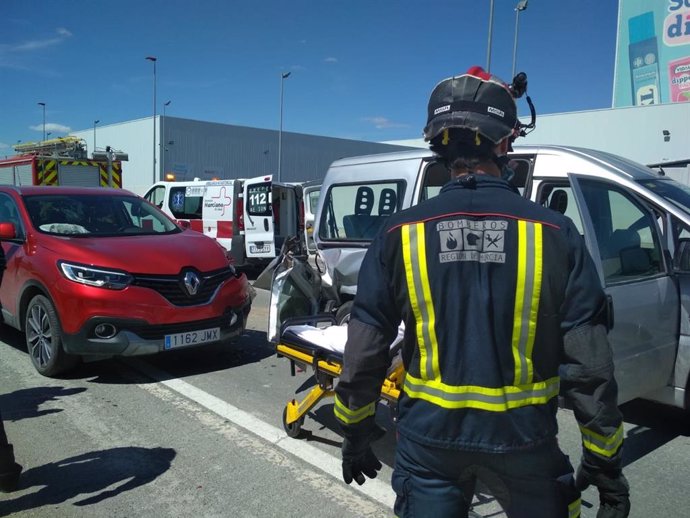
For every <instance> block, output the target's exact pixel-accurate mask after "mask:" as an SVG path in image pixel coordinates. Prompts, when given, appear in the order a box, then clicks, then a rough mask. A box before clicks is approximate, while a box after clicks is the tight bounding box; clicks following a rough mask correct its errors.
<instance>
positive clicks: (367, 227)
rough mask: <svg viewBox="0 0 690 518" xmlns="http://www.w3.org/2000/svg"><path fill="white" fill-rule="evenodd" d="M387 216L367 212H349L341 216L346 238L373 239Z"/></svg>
mask: <svg viewBox="0 0 690 518" xmlns="http://www.w3.org/2000/svg"><path fill="white" fill-rule="evenodd" d="M387 219H388V218H387V217H386V216H370V215H368V214H350V215H348V216H344V217H343V227H344V228H345V236H346V237H347V239H373V238H374V236H375V235H376V234H377V233H378V231H379V229H380V228H381V227H382V226H383V224H384V223H385V221H386V220H387Z"/></svg>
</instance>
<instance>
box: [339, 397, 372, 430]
mask: <svg viewBox="0 0 690 518" xmlns="http://www.w3.org/2000/svg"><path fill="white" fill-rule="evenodd" d="M333 413H334V414H335V417H336V418H337V419H338V420H340V421H342V422H343V423H345V424H357V423H359V422H360V421H364V419H366V418H367V417H369V416H370V415H374V414H375V413H376V404H375V402H372V403H369V404H368V405H365V406H363V407H362V408H358V409H357V410H350V409H349V408H348V407H347V406H346V405H345V404H344V403H343V402H342V401H341V400H340V398H339V397H338V396H337V395H336V396H335V405H334V406H333Z"/></svg>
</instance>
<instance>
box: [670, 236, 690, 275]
mask: <svg viewBox="0 0 690 518" xmlns="http://www.w3.org/2000/svg"><path fill="white" fill-rule="evenodd" d="M673 265H674V266H675V268H676V270H680V271H682V272H690V239H688V238H681V239H679V240H678V246H676V253H675V256H674V257H673Z"/></svg>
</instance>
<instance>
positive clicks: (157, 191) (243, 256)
mask: <svg viewBox="0 0 690 518" xmlns="http://www.w3.org/2000/svg"><path fill="white" fill-rule="evenodd" d="M319 189H320V185H319V184H317V183H314V182H312V183H308V184H302V183H275V182H273V177H272V175H265V176H259V177H256V178H250V179H237V180H216V181H206V180H199V179H195V180H194V181H188V182H157V183H156V184H154V185H153V186H152V187H151V188H150V189H149V190H148V191H147V192H146V194H145V195H144V198H145V199H146V200H148V201H149V202H151V203H152V204H154V205H156V206H158V207H159V208H160V209H161V210H162V211H163V212H165V213H166V214H168V215H169V216H170V217H171V218H173V219H175V220H177V222H178V224H179V225H180V226H182V227H185V228H190V229H192V230H196V231H197V232H202V233H203V234H205V235H207V236H209V237H212V238H214V239H216V240H217V241H218V242H219V243H220V244H221V245H222V246H223V247H224V248H225V249H226V250H228V251H229V252H230V253H231V254H232V257H233V259H234V261H235V265H236V266H239V267H242V266H256V267H263V266H265V265H266V264H268V263H269V262H270V261H271V260H272V259H274V258H275V257H276V256H277V255H278V254H279V253H280V249H281V247H282V245H283V242H284V241H285V239H286V238H287V237H289V236H295V235H300V236H303V237H302V239H304V242H305V243H306V244H307V247H308V248H309V249H310V250H313V251H315V250H316V248H315V245H314V240H313V237H312V232H313V228H314V214H315V213H316V207H317V204H318V193H319Z"/></svg>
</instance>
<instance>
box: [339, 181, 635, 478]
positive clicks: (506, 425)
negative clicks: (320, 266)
mask: <svg viewBox="0 0 690 518" xmlns="http://www.w3.org/2000/svg"><path fill="white" fill-rule="evenodd" d="M605 307H606V301H605V296H604V292H603V290H602V287H601V283H600V281H599V278H598V276H597V274H596V271H595V267H594V264H593V262H592V259H591V257H590V256H589V253H588V252H587V250H586V248H585V246H584V242H583V239H582V237H581V236H580V235H579V233H578V231H577V229H576V228H575V226H574V225H573V223H572V221H571V220H570V219H568V218H566V217H565V216H563V215H561V214H560V213H557V212H555V211H552V210H549V209H546V208H544V207H541V206H539V205H537V204H535V203H532V202H530V201H528V200H526V199H524V198H523V197H521V196H520V195H519V194H518V193H517V192H516V191H515V190H513V188H512V187H510V186H509V184H507V183H506V182H505V181H503V180H501V179H498V178H494V177H491V176H487V175H479V174H477V175H470V176H465V177H464V178H463V179H461V180H454V181H452V182H450V183H449V184H447V185H446V186H445V187H444V188H443V189H442V190H441V193H440V195H439V196H437V197H435V198H433V199H431V200H428V201H426V202H423V203H420V204H419V205H416V206H414V207H412V208H410V209H408V210H405V211H402V212H399V213H397V214H394V215H393V216H391V217H390V218H389V221H388V222H387V225H386V227H385V228H384V229H383V230H382V232H380V233H379V235H378V236H377V237H376V238H375V239H374V241H373V242H372V243H371V246H370V248H369V250H368V251H367V254H366V257H365V259H364V261H363V263H362V267H361V270H360V273H359V283H358V289H357V295H356V298H355V301H354V306H353V309H352V313H351V320H350V324H349V328H348V341H347V345H346V347H345V357H344V366H343V372H342V375H341V377H340V380H339V383H338V385H337V387H336V402H335V415H336V418H337V419H338V420H339V422H340V423H341V424H342V425H343V426H344V427H346V428H347V427H350V428H351V430H352V431H355V430H356V429H357V428H358V427H362V426H363V425H364V424H365V423H370V422H371V420H372V419H373V415H374V412H375V405H376V402H377V400H378V398H379V394H380V389H381V385H382V383H383V380H384V378H385V375H386V370H387V368H388V366H389V362H390V360H389V349H388V348H389V344H390V343H391V341H392V340H393V339H394V337H395V336H396V333H397V329H398V326H399V324H400V321H401V320H402V321H403V322H404V323H405V340H404V346H403V362H404V365H405V369H406V372H407V374H406V377H405V381H404V388H403V392H402V394H401V397H400V400H399V408H398V412H399V424H398V431H399V433H400V434H402V435H404V436H405V437H407V438H409V439H411V440H414V441H417V442H419V443H422V444H426V445H430V446H436V447H443V448H449V449H460V450H473V451H485V452H507V451H514V450H519V449H525V448H530V447H532V446H535V445H537V444H539V443H541V442H543V441H545V440H548V439H550V438H552V437H554V436H555V435H556V433H557V421H556V411H557V406H558V397H557V396H558V395H559V392H562V393H563V395H564V396H565V397H566V398H568V399H569V400H570V402H571V404H572V405H573V409H574V412H575V417H576V418H577V421H578V423H579V425H580V429H581V432H582V443H583V447H584V455H585V456H586V457H587V460H588V461H589V462H590V463H593V464H595V465H599V466H601V467H606V468H617V467H619V465H620V457H621V445H622V443H623V428H622V417H621V414H620V412H619V410H618V408H617V402H616V398H617V386H616V382H615V379H614V375H613V362H612V354H611V349H610V346H609V343H608V340H607V337H606V328H605V325H604V318H603V317H604V315H605Z"/></svg>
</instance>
